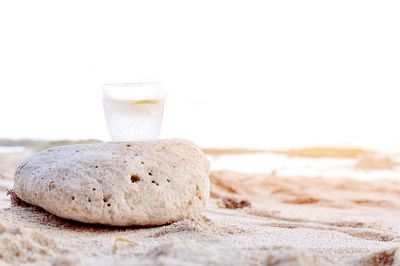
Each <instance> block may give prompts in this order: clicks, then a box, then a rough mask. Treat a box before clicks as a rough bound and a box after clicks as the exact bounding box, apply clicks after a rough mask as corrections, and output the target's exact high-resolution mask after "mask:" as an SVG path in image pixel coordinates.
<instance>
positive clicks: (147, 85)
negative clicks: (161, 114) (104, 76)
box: [102, 82, 167, 99]
mask: <svg viewBox="0 0 400 266" xmlns="http://www.w3.org/2000/svg"><path fill="white" fill-rule="evenodd" d="M162 85H163V83H161V82H134V83H107V84H102V91H103V99H133V98H135V99H165V98H166V96H167V92H166V91H165V89H164V88H163V86H162Z"/></svg>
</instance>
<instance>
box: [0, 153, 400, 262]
mask: <svg viewBox="0 0 400 266" xmlns="http://www.w3.org/2000/svg"><path fill="white" fill-rule="evenodd" d="M24 156H25V155H21V156H19V157H18V156H7V155H4V154H3V155H1V156H0V162H4V161H8V163H7V164H8V165H9V166H8V168H9V169H8V170H6V171H4V170H3V171H4V173H3V175H2V176H1V177H0V194H2V195H3V194H4V193H5V191H6V189H7V188H11V187H12V175H10V172H11V170H12V169H10V167H15V166H16V165H17V163H18V161H19V160H21V159H22V158H23V157H24ZM229 156H231V155H229ZM368 156H370V155H368ZM7 158H8V159H7ZM313 158H314V157H313ZM314 160H318V158H316V159H314ZM349 160H354V162H353V163H354V167H355V169H356V170H357V165H359V162H360V161H364V164H365V158H361V159H360V158H359V157H358V155H357V156H356V157H354V158H350V159H349ZM393 161H395V160H393ZM366 164H367V166H368V165H371V163H370V164H368V162H367V163H366ZM390 165H391V166H392V165H393V164H390ZM379 166H380V167H381V168H382V167H383V166H382V165H381V164H379ZM362 167H363V169H362V171H364V172H366V171H372V170H371V169H370V168H368V167H366V166H365V165H362ZM364 168H366V169H364ZM372 168H373V169H375V170H376V167H372ZM383 168H385V167H383ZM3 169H4V168H3ZM357 171H358V170H357ZM379 171H380V170H379ZM391 171H394V173H396V171H398V170H397V169H396V168H391ZM210 179H211V181H212V189H211V190H212V193H211V194H212V199H211V201H210V202H209V204H208V206H207V208H206V211H205V212H204V213H203V216H202V217H199V218H198V219H194V220H185V221H180V222H176V223H173V224H170V225H165V226H159V227H152V228H137V227H136V228H134V227H128V228H126V227H124V228H116V227H106V226H98V225H87V224H82V223H77V222H72V221H67V220H64V219H61V218H57V217H55V216H53V215H51V214H49V213H47V212H45V211H43V210H41V209H39V208H36V207H31V206H27V207H20V206H10V201H9V199H8V198H6V197H5V196H2V197H0V265H2V263H3V264H4V263H9V264H15V265H20V264H23V263H28V264H30V265H32V264H33V265H35V264H36V265H96V266H98V265H400V223H399V221H400V179H399V180H396V179H393V178H392V179H385V178H384V177H383V178H380V179H374V180H361V179H360V178H351V176H349V177H347V178H344V177H338V178H325V177H316V176H298V177H289V176H284V175H281V174H280V173H279V172H276V171H273V172H271V173H257V174H252V173H241V172H238V171H229V170H223V171H218V170H214V171H213V172H212V173H211V175H210ZM240 200H243V203H244V204H242V205H248V204H251V206H247V207H244V208H238V209H231V208H228V207H236V206H235V204H233V205H232V206H231V205H229V203H232V202H235V201H240ZM226 204H228V205H226Z"/></svg>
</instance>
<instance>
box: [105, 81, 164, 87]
mask: <svg viewBox="0 0 400 266" xmlns="http://www.w3.org/2000/svg"><path fill="white" fill-rule="evenodd" d="M162 84H163V83H162V82H158V81H149V82H122V83H119V82H117V83H104V84H101V86H102V87H112V86H115V87H124V86H142V85H162Z"/></svg>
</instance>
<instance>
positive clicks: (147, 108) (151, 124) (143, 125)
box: [103, 83, 165, 141]
mask: <svg viewBox="0 0 400 266" xmlns="http://www.w3.org/2000/svg"><path fill="white" fill-rule="evenodd" d="M164 101H165V91H164V90H163V89H162V88H161V84H160V83H123V84H105V85H103V106H104V114H105V117H106V122H107V127H108V131H109V132H110V135H111V139H112V140H116V141H129V140H153V139H157V138H158V135H159V134H160V129H161V123H162V119H163V113H164Z"/></svg>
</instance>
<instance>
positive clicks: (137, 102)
mask: <svg viewBox="0 0 400 266" xmlns="http://www.w3.org/2000/svg"><path fill="white" fill-rule="evenodd" d="M158 103H159V101H157V100H140V101H133V102H131V104H132V105H138V104H158Z"/></svg>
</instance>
